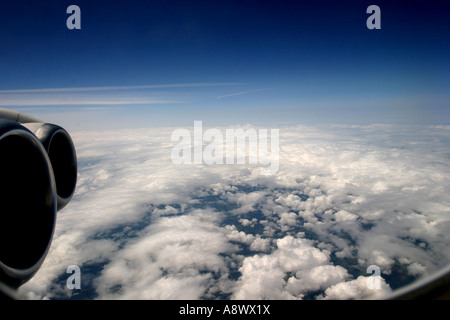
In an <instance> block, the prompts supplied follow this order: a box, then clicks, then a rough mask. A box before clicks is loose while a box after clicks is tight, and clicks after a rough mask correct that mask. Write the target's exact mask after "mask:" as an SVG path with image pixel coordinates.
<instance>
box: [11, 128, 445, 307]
mask: <svg viewBox="0 0 450 320" xmlns="http://www.w3.org/2000/svg"><path fill="white" fill-rule="evenodd" d="M174 129H175V128H158V129H134V130H131V129H130V130H114V131H102V132H74V133H72V137H73V140H74V142H75V145H76V148H77V155H78V160H79V179H78V185H77V190H76V194H75V196H74V198H73V199H72V201H71V203H70V204H69V205H68V206H67V207H66V208H64V210H62V211H61V212H60V213H59V215H58V219H57V225H56V231H55V236H54V240H53V243H52V247H51V250H50V252H49V254H48V257H47V259H46V260H45V262H44V264H43V266H42V268H41V269H40V271H39V272H38V273H37V275H36V276H35V277H34V278H33V279H32V280H31V281H30V282H28V283H27V284H25V285H24V286H23V287H21V289H20V291H21V292H22V293H23V294H25V295H27V296H28V297H30V298H49V299H65V298H70V297H71V296H73V295H75V294H78V296H79V297H89V298H97V299H105V298H111V299H204V298H208V299H209V298H218V299H233V298H236V299H361V298H365V297H369V296H371V295H373V294H386V293H388V292H390V290H393V289H396V288H397V287H399V286H402V285H406V284H408V283H409V282H411V281H414V280H415V279H417V278H418V277H421V276H425V275H427V274H430V273H432V272H434V271H436V270H437V269H438V268H440V267H442V266H443V265H445V264H447V263H448V262H449V257H450V249H449V246H448V244H449V243H450V235H449V234H448V228H449V226H450V209H449V208H450V197H449V195H448V190H449V187H450V179H449V178H450V177H449V172H450V170H449V165H450V160H449V157H448V145H449V141H450V131H449V130H448V127H446V126H443V127H436V126H435V127H417V126H416V127H414V128H412V127H407V126H403V127H398V126H380V125H372V126H329V127H310V126H296V127H286V128H280V168H279V172H278V173H277V174H276V175H273V176H262V175H261V174H260V170H259V169H260V168H259V167H256V166H254V165H203V164H195V165H175V164H173V163H172V161H171V159H170V155H171V148H172V147H173V145H174V143H173V142H171V139H170V137H171V133H172V131H173V130H174ZM74 264H75V265H78V266H80V269H81V272H82V274H81V277H82V281H84V282H83V287H82V289H81V291H80V292H77V293H75V292H73V291H71V290H68V289H67V288H66V286H65V279H67V276H68V275H67V274H66V273H65V272H66V268H67V267H68V266H69V265H74ZM369 265H377V266H378V267H380V270H381V276H382V280H381V289H380V290H378V291H376V292H374V290H371V289H370V288H368V286H367V281H366V280H367V277H369V276H370V275H369V274H367V273H366V269H367V267H368V266H369ZM400 275H401V276H400ZM83 288H84V289H83Z"/></svg>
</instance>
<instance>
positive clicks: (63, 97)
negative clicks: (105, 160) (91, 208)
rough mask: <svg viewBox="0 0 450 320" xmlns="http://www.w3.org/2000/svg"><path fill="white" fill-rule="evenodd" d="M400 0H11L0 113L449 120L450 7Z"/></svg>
mask: <svg viewBox="0 0 450 320" xmlns="http://www.w3.org/2000/svg"><path fill="white" fill-rule="evenodd" d="M392 2H393V1H378V0H376V1H372V0H371V1H314V2H313V1H309V2H306V1H305V2H304V1H289V2H287V1H286V2H285V1H114V2H111V1H98V0H96V1H26V2H25V1H2V2H1V3H0V43H1V50H0V70H1V77H0V105H1V106H2V107H10V108H15V109H19V110H23V111H25V112H28V113H32V114H35V115H38V116H41V117H46V116H48V117H50V118H51V119H53V118H52V117H54V116H55V115H58V116H61V117H60V118H57V119H62V120H63V121H65V122H68V120H67V117H69V115H70V117H72V118H71V119H70V121H71V122H70V124H69V125H70V126H71V127H73V129H77V128H82V127H89V125H91V124H95V123H98V125H100V124H101V125H102V126H105V127H111V128H115V127H124V126H125V127H127V126H131V127H132V126H139V127H142V126H157V125H175V126H178V125H185V124H192V121H194V120H204V121H208V123H209V124H211V125H218V124H233V123H255V124H257V123H268V124H273V125H276V124H280V125H281V124H284V123H289V124H292V123H297V122H298V123H317V122H321V123H323V122H325V123H327V122H333V123H335V122H338V123H341V122H343V123H374V122H376V123H379V122H389V123H391V122H394V123H397V122H399V123H428V124H429V123H433V124H435V123H439V124H442V123H449V122H450V93H449V92H450V90H449V88H450V64H449V60H450V43H449V41H448V35H449V34H450V22H449V19H448V16H449V14H450V9H449V5H448V4H446V1H437V0H433V1H395V4H393V3H392ZM71 4H76V5H78V6H79V7H80V9H81V30H69V29H67V27H66V20H67V18H68V17H69V14H67V13H66V9H67V7H68V6H69V5H71ZM371 4H377V5H378V6H379V7H380V9H381V30H368V29H367V27H366V19H367V18H368V17H369V14H367V13H366V9H367V7H368V6H369V5H371ZM55 88H56V89H57V90H48V89H55ZM76 115H78V116H76Z"/></svg>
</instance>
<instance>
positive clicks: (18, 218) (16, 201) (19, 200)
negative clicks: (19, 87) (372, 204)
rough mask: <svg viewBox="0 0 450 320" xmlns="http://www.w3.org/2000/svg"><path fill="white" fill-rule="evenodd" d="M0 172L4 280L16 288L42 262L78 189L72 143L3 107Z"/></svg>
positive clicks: (0, 243) (1, 269)
mask: <svg viewBox="0 0 450 320" xmlns="http://www.w3.org/2000/svg"><path fill="white" fill-rule="evenodd" d="M0 170H1V172H2V173H1V175H0V176H1V180H0V208H1V209H0V219H1V224H0V246H1V250H0V282H2V283H3V284H6V285H7V286H9V287H12V288H18V287H19V286H20V285H22V284H23V283H25V282H27V281H28V280H29V279H31V278H32V277H33V276H34V275H35V274H36V272H37V271H38V270H39V268H40V266H41V265H42V263H43V262H44V259H45V257H46V255H47V253H48V250H49V248H50V244H51V241H52V238H53V233H54V228H55V223H56V214H57V211H59V210H61V209H62V208H63V207H64V206H66V205H67V204H68V203H69V201H70V200H71V198H72V196H73V193H74V191H75V186H76V178H77V160H76V152H75V148H74V144H73V142H72V140H71V138H70V135H69V134H68V133H67V131H66V130H64V129H63V128H61V127H60V126H57V125H54V124H49V123H44V122H42V121H40V120H38V119H36V118H34V117H31V116H27V115H24V114H22V113H18V112H16V111H12V110H7V109H0Z"/></svg>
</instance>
